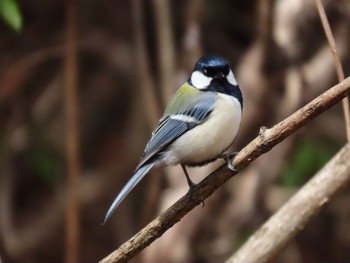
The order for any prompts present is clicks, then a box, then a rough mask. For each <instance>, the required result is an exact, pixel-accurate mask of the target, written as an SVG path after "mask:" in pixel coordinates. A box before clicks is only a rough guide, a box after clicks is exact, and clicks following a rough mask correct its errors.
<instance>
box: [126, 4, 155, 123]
mask: <svg viewBox="0 0 350 263" xmlns="http://www.w3.org/2000/svg"><path fill="white" fill-rule="evenodd" d="M131 4H132V18H133V21H132V22H133V29H134V45H135V60H136V73H137V77H138V83H140V84H139V86H140V91H141V97H142V98H143V99H142V100H143V101H144V102H145V103H144V107H145V112H146V114H147V117H148V123H149V124H150V126H151V127H153V126H154V125H155V124H156V123H157V122H158V116H160V113H161V112H160V105H159V103H158V102H157V96H156V93H155V89H154V87H155V86H156V85H155V82H154V80H153V78H152V77H151V70H150V66H149V65H150V63H149V57H148V55H147V51H146V40H145V33H144V32H145V30H144V28H143V25H144V21H143V15H142V10H143V8H142V1H141V0H133V1H132V2H131Z"/></svg>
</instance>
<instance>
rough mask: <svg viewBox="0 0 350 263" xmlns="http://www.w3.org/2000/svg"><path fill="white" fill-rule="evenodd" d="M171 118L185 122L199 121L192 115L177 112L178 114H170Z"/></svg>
mask: <svg viewBox="0 0 350 263" xmlns="http://www.w3.org/2000/svg"><path fill="white" fill-rule="evenodd" d="M170 119H172V120H178V121H183V122H196V123H197V122H198V120H197V119H196V118H193V117H191V116H187V115H183V114H177V115H172V116H170Z"/></svg>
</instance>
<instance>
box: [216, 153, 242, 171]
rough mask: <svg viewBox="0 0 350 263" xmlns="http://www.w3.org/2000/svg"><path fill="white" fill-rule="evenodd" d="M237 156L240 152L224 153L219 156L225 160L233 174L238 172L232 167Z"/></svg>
mask: <svg viewBox="0 0 350 263" xmlns="http://www.w3.org/2000/svg"><path fill="white" fill-rule="evenodd" d="M237 154H238V152H233V153H222V154H220V155H219V156H218V158H221V159H224V160H225V162H226V164H227V168H228V169H230V170H231V171H233V172H238V170H237V169H236V168H235V167H234V166H233V165H232V162H233V160H234V159H235V157H236V155H237Z"/></svg>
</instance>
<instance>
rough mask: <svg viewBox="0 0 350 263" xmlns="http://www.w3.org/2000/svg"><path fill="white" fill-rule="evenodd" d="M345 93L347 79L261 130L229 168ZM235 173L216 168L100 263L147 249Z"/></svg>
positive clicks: (348, 88) (349, 82)
mask: <svg viewBox="0 0 350 263" xmlns="http://www.w3.org/2000/svg"><path fill="white" fill-rule="evenodd" d="M349 91H350V77H348V78H347V79H346V80H344V81H343V82H341V83H339V84H338V85H336V86H334V87H333V88H331V89H329V90H327V91H326V92H324V93H323V94H321V95H320V96H318V97H317V98H316V99H314V100H313V101H311V102H310V103H309V104H307V105H306V106H304V107H303V108H301V109H299V110H298V111H297V112H295V113H294V114H292V115H291V116H289V117H288V118H286V119H284V120H283V121H281V122H280V123H278V124H276V125H275V126H274V127H272V128H271V129H267V128H262V129H261V130H260V134H259V136H258V137H257V138H255V139H254V140H253V141H252V142H251V143H249V144H248V145H247V146H246V147H245V148H243V149H242V150H241V151H240V153H239V154H238V155H237V156H236V158H235V160H234V163H233V165H234V166H235V167H236V168H237V169H238V170H241V169H243V168H245V167H247V166H248V165H249V164H250V163H251V162H252V161H253V160H255V159H256V158H258V157H259V156H260V155H261V154H263V153H265V152H268V151H269V150H270V149H271V148H272V147H274V146H275V145H276V144H278V143H279V142H281V141H283V140H284V139H285V138H287V137H288V136H289V135H291V134H293V133H295V132H296V131H297V130H298V129H300V128H301V127H303V126H304V125H306V123H307V122H308V121H310V120H311V119H313V118H315V117H316V116H318V115H320V114H321V113H322V112H324V111H325V110H327V109H328V108H330V107H331V106H333V105H334V104H336V103H337V102H339V101H340V100H341V99H342V98H344V97H345V96H346V95H347V93H348V92H349ZM235 174H236V172H232V171H230V170H229V169H227V167H226V165H223V166H221V167H219V168H218V169H217V170H216V171H214V172H213V173H211V174H210V175H209V176H208V177H206V178H205V179H204V180H203V181H202V182H200V183H199V184H197V185H196V186H195V187H194V189H193V191H192V193H191V196H190V195H189V194H186V195H185V196H183V197H182V198H181V199H179V200H178V201H177V202H176V203H175V204H174V205H172V206H171V207H170V208H169V209H168V210H166V211H165V212H164V213H163V214H161V215H160V216H158V217H157V218H156V219H154V220H153V221H152V222H151V223H149V224H148V225H147V226H146V227H144V228H143V229H142V230H141V231H140V232H139V233H137V234H136V235H135V236H133V237H132V238H131V239H129V240H128V241H127V242H125V243H124V244H123V245H121V246H120V247H119V248H118V249H117V250H115V251H114V252H113V253H111V254H110V255H109V256H107V257H106V258H104V259H103V260H102V261H100V263H112V262H127V261H128V260H129V259H131V258H132V257H134V256H135V255H136V254H138V253H139V252H140V251H141V250H143V249H144V248H145V247H147V246H149V245H150V244H151V243H152V242H153V241H154V240H155V239H157V238H159V237H160V236H161V235H162V234H163V233H164V232H165V231H167V229H169V228H170V227H172V226H173V225H174V224H176V223H177V222H178V221H180V220H181V218H182V217H184V216H185V215H186V214H187V213H188V212H189V211H191V210H192V209H193V208H194V207H196V206H197V205H198V204H200V203H201V202H202V201H204V200H205V199H206V198H208V197H209V196H210V195H211V194H212V193H213V192H214V191H216V190H217V189H218V188H219V187H220V186H222V185H223V184H224V183H225V182H226V181H227V180H229V179H230V178H231V177H233V176H234V175H235Z"/></svg>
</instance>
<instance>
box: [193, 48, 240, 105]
mask: <svg viewBox="0 0 350 263" xmlns="http://www.w3.org/2000/svg"><path fill="white" fill-rule="evenodd" d="M188 83H189V84H190V85H192V86H193V87H195V88H197V89H199V90H201V91H204V92H205V91H211V92H219V93H224V94H226V95H230V96H233V97H235V98H237V99H238V100H239V102H240V103H241V106H242V107H243V98H242V93H241V90H240V89H239V86H238V84H237V81H236V79H235V77H234V75H233V73H232V70H231V68H230V63H229V61H228V60H227V59H226V58H224V57H222V56H220V55H206V56H204V57H202V58H201V59H199V60H198V61H197V63H196V64H195V66H194V69H193V72H192V74H191V77H190V78H189V80H188Z"/></svg>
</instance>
